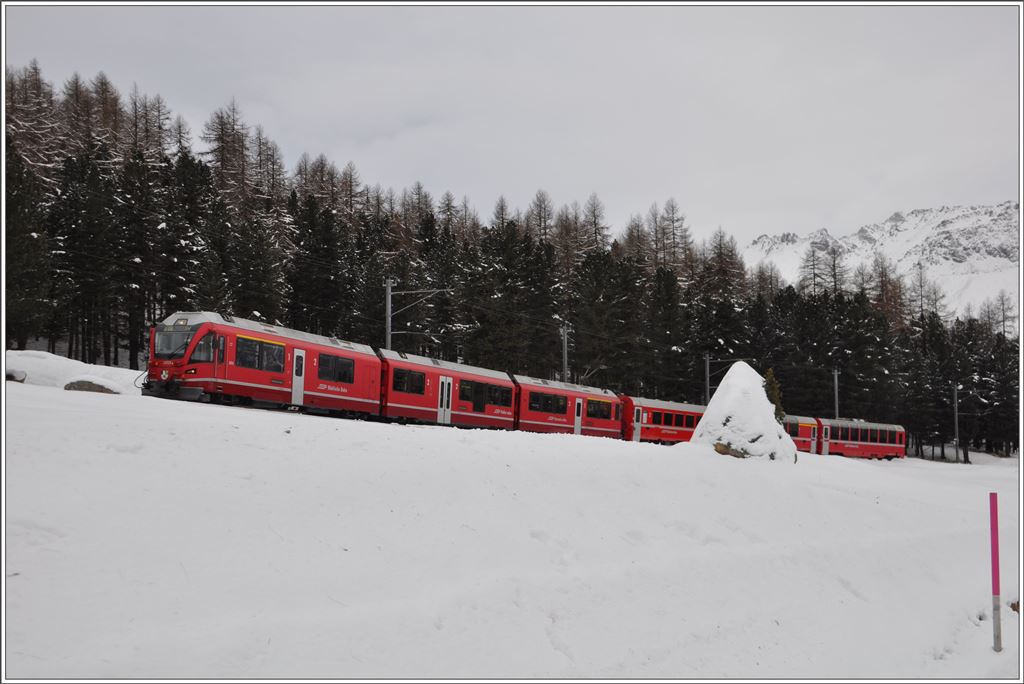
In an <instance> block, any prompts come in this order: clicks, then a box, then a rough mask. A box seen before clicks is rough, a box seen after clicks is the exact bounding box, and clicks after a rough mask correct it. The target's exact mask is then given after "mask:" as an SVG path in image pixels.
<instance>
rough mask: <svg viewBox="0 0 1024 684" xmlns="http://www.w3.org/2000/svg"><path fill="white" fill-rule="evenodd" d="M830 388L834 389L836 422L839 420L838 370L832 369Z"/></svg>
mask: <svg viewBox="0 0 1024 684" xmlns="http://www.w3.org/2000/svg"><path fill="white" fill-rule="evenodd" d="M832 386H833V388H834V389H835V402H836V420H839V369H838V368H833V369H832Z"/></svg>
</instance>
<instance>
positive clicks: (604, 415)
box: [512, 375, 622, 439]
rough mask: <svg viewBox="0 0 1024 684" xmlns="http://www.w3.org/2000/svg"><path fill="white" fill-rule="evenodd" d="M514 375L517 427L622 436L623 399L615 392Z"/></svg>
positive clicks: (518, 428)
mask: <svg viewBox="0 0 1024 684" xmlns="http://www.w3.org/2000/svg"><path fill="white" fill-rule="evenodd" d="M512 378H513V379H514V380H515V383H516V386H517V388H518V390H519V396H518V399H517V402H518V406H517V420H516V429H517V430H524V431H527V432H569V433H575V434H577V435H580V434H582V435H594V436H597V437H615V438H617V439H619V438H621V437H622V401H621V400H620V399H619V397H618V396H616V395H615V393H613V392H611V391H609V390H606V389H598V388H596V387H586V386H584V385H572V384H569V383H566V382H558V381H557V380H538V379H537V378H530V377H527V376H525V375H513V376H512Z"/></svg>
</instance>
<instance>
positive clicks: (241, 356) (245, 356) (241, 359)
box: [235, 337, 260, 369]
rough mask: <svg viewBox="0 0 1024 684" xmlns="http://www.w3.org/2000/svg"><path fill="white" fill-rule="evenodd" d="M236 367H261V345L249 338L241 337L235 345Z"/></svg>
mask: <svg viewBox="0 0 1024 684" xmlns="http://www.w3.org/2000/svg"><path fill="white" fill-rule="evenodd" d="M235 365H236V366H241V367H242V368H257V369H258V368H259V367H260V343H259V342H257V341H256V340H250V339H249V338H248V337H239V338H238V343H237V344H236V345H235Z"/></svg>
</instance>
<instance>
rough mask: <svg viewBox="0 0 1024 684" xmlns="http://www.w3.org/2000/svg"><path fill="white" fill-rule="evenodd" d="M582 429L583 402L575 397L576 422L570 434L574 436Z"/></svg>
mask: <svg viewBox="0 0 1024 684" xmlns="http://www.w3.org/2000/svg"><path fill="white" fill-rule="evenodd" d="M582 429H583V400H582V399H580V398H579V397H576V421H575V422H574V423H573V427H572V432H573V434H575V435H578V434H580V431H581V430H582Z"/></svg>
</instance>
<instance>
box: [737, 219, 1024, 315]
mask: <svg viewBox="0 0 1024 684" xmlns="http://www.w3.org/2000/svg"><path fill="white" fill-rule="evenodd" d="M811 245H813V246H814V247H815V248H816V249H819V250H825V249H827V248H828V247H830V246H838V247H839V248H840V249H841V250H842V252H843V254H844V255H845V257H846V261H847V263H848V264H849V266H850V270H851V271H852V270H853V269H854V268H856V266H857V265H858V264H861V263H867V264H870V263H871V261H872V260H873V259H874V257H875V254H877V253H882V254H885V255H886V256H888V257H889V258H890V259H892V260H893V261H894V262H895V263H896V266H897V269H898V270H899V272H900V273H903V274H908V275H909V274H910V273H911V271H912V270H913V269H914V268H915V266H916V264H917V263H918V262H921V263H922V264H923V265H924V267H925V270H926V272H927V274H928V278H929V279H931V280H935V281H937V282H938V283H939V285H940V287H942V288H943V291H944V292H945V293H946V303H947V305H948V306H949V308H950V310H952V311H958V310H962V309H963V307H964V306H965V305H967V304H971V305H972V306H973V307H974V311H975V313H977V310H978V306H979V305H980V304H981V303H982V302H983V301H984V300H985V299H987V298H992V297H993V296H994V295H995V294H997V293H998V292H999V290H1000V289H1003V290H1006V292H1007V294H1009V295H1010V296H1011V297H1013V298H1014V299H1015V300H1016V299H1017V297H1018V296H1019V293H1018V289H1019V288H1018V284H1019V283H1018V281H1019V273H1020V205H1019V204H1018V203H1017V202H1013V201H1008V202H1003V203H1002V204H997V205H994V206H969V207H941V208H939V209H915V210H913V211H908V212H905V213H904V212H899V211H897V212H895V213H894V214H893V215H892V216H890V217H889V218H888V219H886V220H885V221H883V222H882V223H873V224H870V225H866V226H862V227H861V228H859V229H858V230H856V231H854V232H852V233H850V234H849V235H845V236H842V237H835V236H833V235H831V234H830V233H829V231H828V230H826V229H824V228H823V229H820V230H817V231H815V232H813V233H811V234H809V235H807V236H806V237H799V236H797V235H796V234H795V233H783V234H782V235H773V236H769V235H762V236H760V237H759V238H757V239H756V240H754V241H753V242H752V243H751V244H750V245H749V246H748V247H747V248H746V249H745V250H744V252H743V258H744V260H745V261H746V263H747V264H748V265H750V266H753V265H755V264H757V263H758V262H760V261H772V262H774V263H775V265H776V266H777V267H778V268H779V271H780V272H781V273H782V276H783V277H784V278H786V279H787V280H788V281H790V282H794V283H795V282H796V281H797V280H798V278H799V269H800V261H801V259H802V258H803V256H804V253H805V252H806V251H807V248H808V247H809V246H811Z"/></svg>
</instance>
